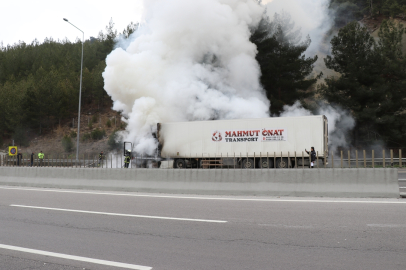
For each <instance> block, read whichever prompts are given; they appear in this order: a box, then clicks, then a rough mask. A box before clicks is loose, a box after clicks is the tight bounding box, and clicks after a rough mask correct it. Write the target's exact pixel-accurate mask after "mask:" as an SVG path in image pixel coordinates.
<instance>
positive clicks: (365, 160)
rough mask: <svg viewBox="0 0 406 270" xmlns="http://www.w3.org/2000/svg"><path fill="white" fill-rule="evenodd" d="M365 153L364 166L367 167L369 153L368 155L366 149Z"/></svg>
mask: <svg viewBox="0 0 406 270" xmlns="http://www.w3.org/2000/svg"><path fill="white" fill-rule="evenodd" d="M363 154H364V168H366V167H367V155H366V152H365V150H363Z"/></svg>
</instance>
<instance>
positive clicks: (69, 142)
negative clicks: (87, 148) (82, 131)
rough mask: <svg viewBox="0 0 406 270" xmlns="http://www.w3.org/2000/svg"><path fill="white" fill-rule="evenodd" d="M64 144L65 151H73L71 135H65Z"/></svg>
mask: <svg viewBox="0 0 406 270" xmlns="http://www.w3.org/2000/svg"><path fill="white" fill-rule="evenodd" d="M62 146H63V149H64V150H65V152H72V151H73V142H72V139H71V137H70V136H68V135H65V136H63V138H62Z"/></svg>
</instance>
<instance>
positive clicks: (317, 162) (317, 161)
mask: <svg viewBox="0 0 406 270" xmlns="http://www.w3.org/2000/svg"><path fill="white" fill-rule="evenodd" d="M316 154H317V156H316V164H317V169H318V168H319V151H317V152H316Z"/></svg>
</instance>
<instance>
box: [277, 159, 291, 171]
mask: <svg viewBox="0 0 406 270" xmlns="http://www.w3.org/2000/svg"><path fill="white" fill-rule="evenodd" d="M276 168H280V169H288V168H289V162H288V158H277V159H276Z"/></svg>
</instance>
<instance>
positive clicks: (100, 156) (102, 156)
mask: <svg viewBox="0 0 406 270" xmlns="http://www.w3.org/2000/svg"><path fill="white" fill-rule="evenodd" d="M103 158H104V154H103V151H101V152H100V154H99V163H97V167H99V166H100V163H101V162H103Z"/></svg>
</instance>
